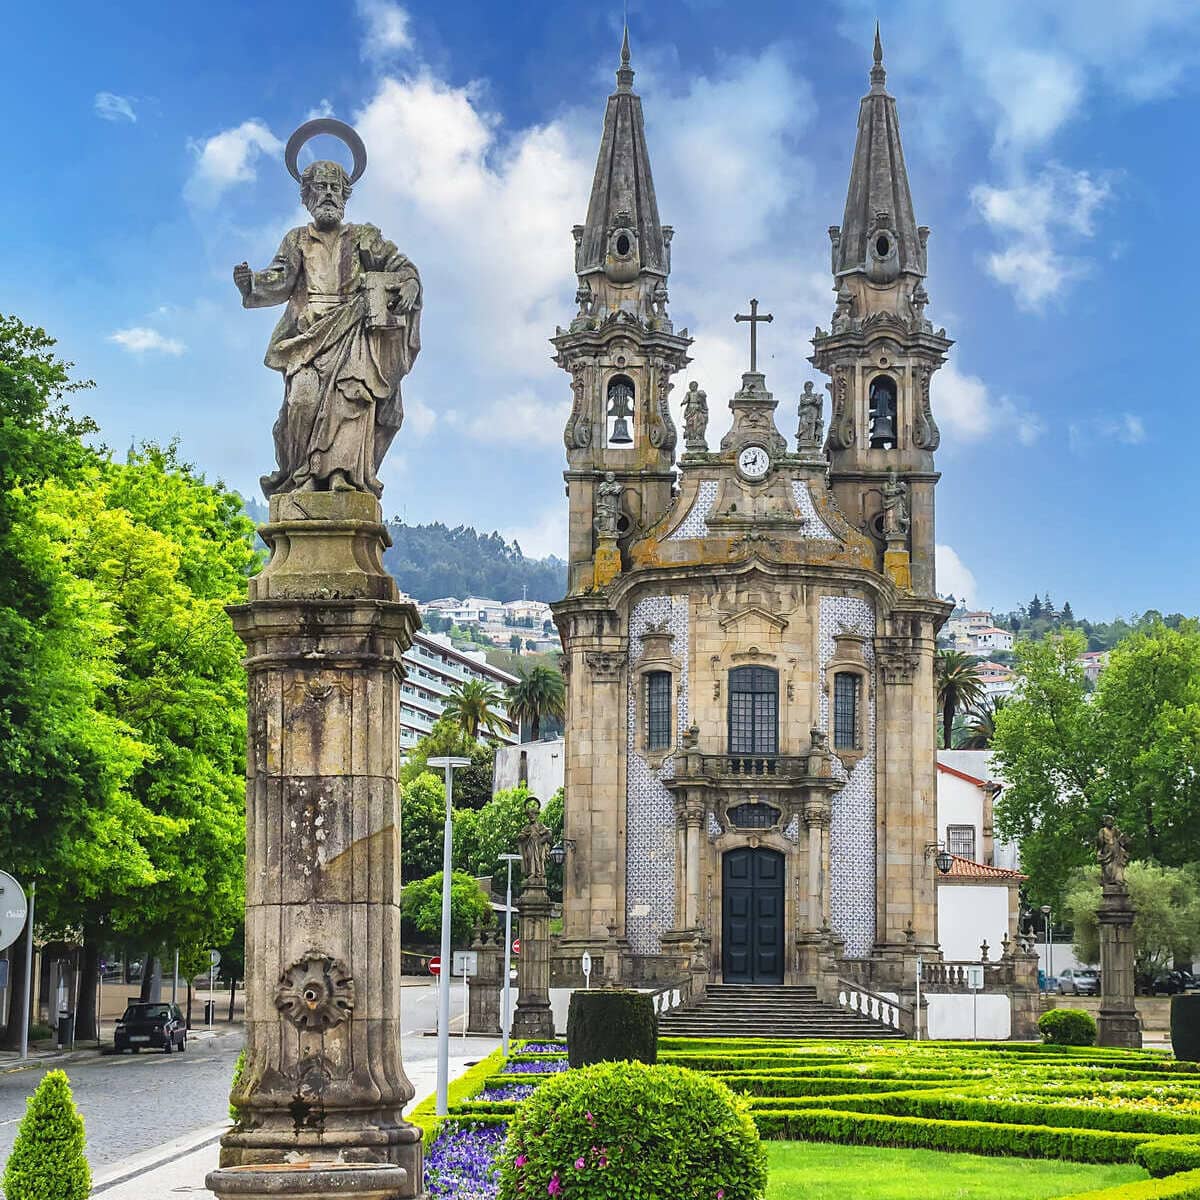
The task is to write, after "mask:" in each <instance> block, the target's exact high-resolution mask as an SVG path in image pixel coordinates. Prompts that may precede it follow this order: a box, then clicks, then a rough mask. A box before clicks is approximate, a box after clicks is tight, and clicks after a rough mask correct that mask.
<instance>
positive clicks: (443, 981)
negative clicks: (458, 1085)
mask: <svg viewBox="0 0 1200 1200" xmlns="http://www.w3.org/2000/svg"><path fill="white" fill-rule="evenodd" d="M426 765H427V766H430V767H442V768H444V769H445V772H446V828H445V832H444V833H443V835H442V951H441V958H442V969H441V971H439V972H438V986H439V988H440V990H439V992H438V1044H437V1115H438V1116H439V1117H444V1116H445V1115H446V1113H447V1112H448V1111H449V1107H450V1104H449V1093H450V875H451V871H452V866H453V851H454V818H453V812H452V807H451V806H452V805H453V802H454V768H455V767H469V766H470V765H471V760H470V759H469V758H431V759H428V760H426Z"/></svg>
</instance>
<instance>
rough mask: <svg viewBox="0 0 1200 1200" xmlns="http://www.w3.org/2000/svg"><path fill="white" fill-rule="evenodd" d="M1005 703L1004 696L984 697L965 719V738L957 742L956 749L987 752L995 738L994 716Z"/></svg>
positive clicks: (1005, 698)
mask: <svg viewBox="0 0 1200 1200" xmlns="http://www.w3.org/2000/svg"><path fill="white" fill-rule="evenodd" d="M1006 702H1007V697H1006V696H990V697H985V698H984V700H983V702H982V703H981V704H980V705H979V706H978V707H977V708H976V709H975V710H974V711H973V712H972V713H971V714H970V716H969V717H968V718H967V729H966V736H965V737H963V738H960V739H959V740H958V745H957V749H959V750H987V749H988V748H989V747H990V746H991V744H992V738H994V737H995V736H996V714H997V713H998V712H1000V711H1001V710H1002V709H1003V708H1004V705H1005V703H1006Z"/></svg>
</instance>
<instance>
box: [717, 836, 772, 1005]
mask: <svg viewBox="0 0 1200 1200" xmlns="http://www.w3.org/2000/svg"><path fill="white" fill-rule="evenodd" d="M783 862H784V860H783V855H782V854H780V853H779V852H778V851H776V850H765V849H761V848H760V849H753V848H751V847H749V846H744V847H742V848H741V849H740V850H730V851H729V852H728V853H727V854H726V855H725V857H724V862H723V864H722V869H721V884H722V886H721V975H722V979H723V980H724V982H725V983H782V982H783V962H784V959H783Z"/></svg>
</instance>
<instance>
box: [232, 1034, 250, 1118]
mask: <svg viewBox="0 0 1200 1200" xmlns="http://www.w3.org/2000/svg"><path fill="white" fill-rule="evenodd" d="M245 1070H246V1051H245V1050H243V1051H242V1052H241V1053H240V1054H239V1055H238V1056H237V1062H235V1063H234V1064H233V1080H232V1082H231V1083H230V1085H229V1091H230V1093H231V1095H230V1099H229V1119H230V1120H231V1121H240V1120H241V1119H242V1110H241V1109H240V1108H238V1106H237V1105H236V1104H234V1102H233V1096H232V1093H233V1092H236V1091H237V1087H238V1084H239V1083H241V1082H242V1075H243V1074H244V1073H245Z"/></svg>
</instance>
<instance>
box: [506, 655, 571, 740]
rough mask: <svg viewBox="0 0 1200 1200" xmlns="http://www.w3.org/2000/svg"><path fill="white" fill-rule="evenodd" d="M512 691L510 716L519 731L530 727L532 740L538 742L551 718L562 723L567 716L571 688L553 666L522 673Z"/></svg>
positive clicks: (539, 667) (511, 687)
mask: <svg viewBox="0 0 1200 1200" xmlns="http://www.w3.org/2000/svg"><path fill="white" fill-rule="evenodd" d="M520 674H521V678H520V680H519V681H518V682H517V683H514V684H511V685H510V686H509V689H508V715H509V716H510V717H511V718H512V720H513V721H514V722H515V723H516V725H517V728H518V729H519V728H520V726H521V725H522V724H525V723H528V725H529V738H530V740H531V741H534V742H536V741H537V740H538V739H539V738H540V737H541V733H542V722H543V721H544V720H545V719H546V718H547V717H554V718H557V719H558V720H560V721H561V720H562V719H563V718H564V717H566V715H567V688H566V684H565V683H564V681H563V677H562V674H561V673H560V672H558V671H555V670H553V669H552V668H550V667H544V666H535V667H530V668H529V669H528V670H527V671H522V672H521V673H520Z"/></svg>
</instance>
